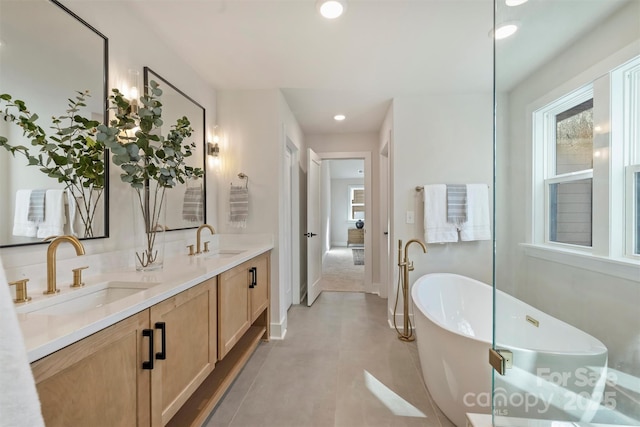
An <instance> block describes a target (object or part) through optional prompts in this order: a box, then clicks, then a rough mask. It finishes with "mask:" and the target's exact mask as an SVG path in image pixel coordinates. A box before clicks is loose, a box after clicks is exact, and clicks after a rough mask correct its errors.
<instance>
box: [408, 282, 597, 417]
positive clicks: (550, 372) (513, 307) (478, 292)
mask: <svg viewBox="0 0 640 427" xmlns="http://www.w3.org/2000/svg"><path fill="white" fill-rule="evenodd" d="M411 297H412V299H413V303H414V316H415V328H416V336H417V344H418V353H419V357H420V364H421V367H422V373H423V376H424V381H425V383H426V385H427V388H428V389H429V393H430V394H431V396H432V397H433V400H434V401H435V402H436V404H437V405H438V407H439V408H440V409H441V410H442V411H443V412H444V413H445V415H446V416H447V417H448V418H449V419H450V420H451V421H453V422H454V423H455V424H456V425H457V426H458V427H464V426H466V417H465V414H466V413H473V412H475V413H490V412H491V409H492V398H493V399H495V400H494V405H495V406H494V408H493V411H494V415H496V417H497V418H496V425H507V424H510V422H509V419H510V418H512V417H513V419H516V418H526V419H545V420H558V421H583V422H588V421H590V420H591V418H592V417H593V415H594V413H595V411H596V410H597V409H598V408H599V407H601V406H600V405H603V406H605V407H606V404H607V402H606V396H603V389H604V385H605V382H606V375H607V369H606V366H607V348H606V347H605V346H604V344H602V343H601V342H600V341H599V340H597V339H596V338H594V337H592V336H590V335H588V334H586V333H585V332H583V331H581V330H579V329H577V328H575V327H573V326H571V325H569V324H567V323H565V322H563V321H561V320H558V319H555V318H553V317H551V316H549V315H548V314H545V313H543V312H542V311H540V310H537V309H535V308H533V307H531V306H530V305H528V304H525V303H524V302H522V301H520V300H518V299H516V298H514V297H512V296H510V295H508V294H506V293H504V292H501V291H497V292H496V296H495V298H496V320H495V325H496V341H497V344H496V347H497V348H504V349H508V350H510V351H512V352H513V368H512V369H509V370H507V374H506V375H505V376H501V375H498V374H496V376H495V390H494V391H495V393H494V395H492V390H491V381H492V379H491V378H492V368H491V366H490V365H489V362H488V360H489V348H490V347H491V343H492V336H493V331H492V328H493V324H494V322H493V315H492V313H493V289H492V288H491V286H489V285H487V284H484V283H482V282H479V281H477V280H474V279H470V278H468V277H464V276H460V275H456V274H446V273H437V274H427V275H425V276H422V277H420V278H419V279H418V280H417V281H416V282H415V283H414V285H413V288H412V290H411ZM536 321H537V322H538V325H537V326H536V325H535V323H536ZM500 418H503V419H502V421H500Z"/></svg>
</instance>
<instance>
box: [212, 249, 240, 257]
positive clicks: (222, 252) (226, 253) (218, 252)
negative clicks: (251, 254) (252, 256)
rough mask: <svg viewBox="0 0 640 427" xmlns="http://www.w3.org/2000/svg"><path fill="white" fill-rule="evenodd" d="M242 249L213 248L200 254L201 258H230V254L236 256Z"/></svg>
mask: <svg viewBox="0 0 640 427" xmlns="http://www.w3.org/2000/svg"><path fill="white" fill-rule="evenodd" d="M242 252H244V251H236V250H231V249H214V250H212V251H209V252H205V253H204V254H203V255H202V258H230V257H232V256H236V255H238V254H241V253H242Z"/></svg>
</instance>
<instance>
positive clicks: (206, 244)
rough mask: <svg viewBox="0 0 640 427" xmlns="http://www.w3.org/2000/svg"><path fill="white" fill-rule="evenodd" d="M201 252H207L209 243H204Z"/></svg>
mask: <svg viewBox="0 0 640 427" xmlns="http://www.w3.org/2000/svg"><path fill="white" fill-rule="evenodd" d="M202 252H209V242H204V249H203V250H202Z"/></svg>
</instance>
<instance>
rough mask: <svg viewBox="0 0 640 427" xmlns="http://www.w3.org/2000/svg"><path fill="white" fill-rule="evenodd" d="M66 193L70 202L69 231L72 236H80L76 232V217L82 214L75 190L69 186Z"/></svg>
mask: <svg viewBox="0 0 640 427" xmlns="http://www.w3.org/2000/svg"><path fill="white" fill-rule="evenodd" d="M65 193H66V197H67V203H68V204H69V233H70V234H71V235H72V236H78V233H77V232H76V219H77V218H80V215H78V204H77V203H76V199H75V197H73V192H72V191H71V189H70V188H67V189H66V190H65ZM81 230H82V231H83V232H84V229H83V228H81ZM45 237H49V236H45Z"/></svg>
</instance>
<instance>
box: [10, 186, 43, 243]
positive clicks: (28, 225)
mask: <svg viewBox="0 0 640 427" xmlns="http://www.w3.org/2000/svg"><path fill="white" fill-rule="evenodd" d="M30 199H31V190H18V191H16V208H15V210H14V213H13V235H14V236H25V237H36V234H37V232H38V225H37V224H36V223H35V222H33V221H29V220H28V219H27V216H28V215H29V203H30Z"/></svg>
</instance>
